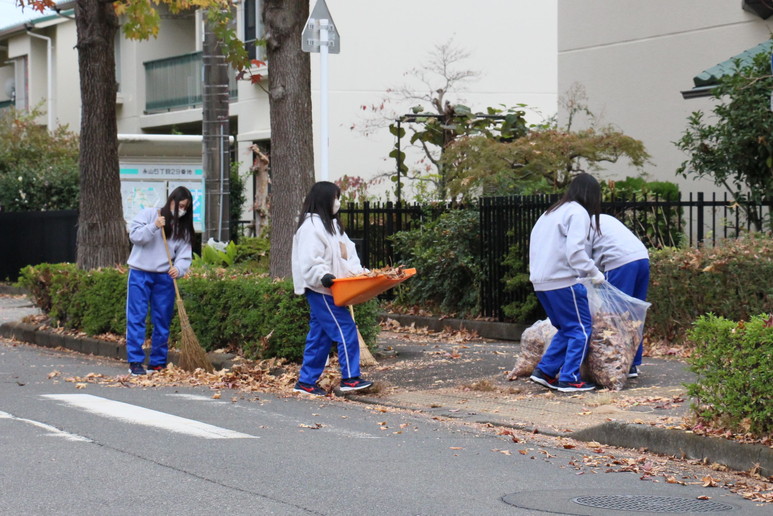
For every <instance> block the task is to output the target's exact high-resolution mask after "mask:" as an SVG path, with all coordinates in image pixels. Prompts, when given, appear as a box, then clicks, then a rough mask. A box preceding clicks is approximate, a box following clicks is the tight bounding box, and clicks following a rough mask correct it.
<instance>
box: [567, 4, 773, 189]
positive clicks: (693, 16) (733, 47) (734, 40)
mask: <svg viewBox="0 0 773 516" xmlns="http://www.w3.org/2000/svg"><path fill="white" fill-rule="evenodd" d="M772 29H773V18H771V19H769V20H767V21H765V20H762V19H761V18H759V17H757V16H756V15H754V14H752V13H748V12H746V11H744V10H742V9H741V2H740V1H730V0H647V1H641V0H558V91H559V93H560V94H563V93H564V92H566V91H567V90H568V89H569V88H570V86H571V85H572V84H574V83H579V84H581V85H583V86H584V87H585V90H586V92H587V95H588V99H589V104H590V108H591V110H592V111H593V113H595V114H596V115H599V116H601V118H602V119H603V121H605V122H607V123H612V124H614V125H615V126H617V127H618V128H619V129H621V130H622V131H624V132H625V133H626V134H628V135H630V136H632V137H634V138H638V139H640V140H642V141H643V142H644V143H645V145H646V148H647V150H648V151H649V153H650V154H651V155H652V164H651V165H648V166H647V167H646V171H647V172H648V173H649V174H650V179H651V180H659V181H673V182H676V183H677V184H679V186H680V189H681V190H682V192H683V193H688V192H691V191H692V192H697V191H707V192H709V191H713V190H715V187H714V186H713V183H712V182H710V181H705V180H701V181H695V180H693V179H681V178H677V177H676V175H675V171H676V169H677V167H679V165H680V164H681V163H682V162H683V161H685V160H686V159H687V156H686V155H684V154H683V153H682V152H681V151H679V150H678V149H677V148H676V147H675V146H674V144H673V142H674V141H676V140H678V139H679V138H680V136H681V134H682V132H683V131H684V130H685V128H686V127H687V117H688V116H689V115H690V113H692V112H693V111H697V110H702V111H705V112H709V111H710V110H711V108H712V102H711V100H710V99H708V98H696V99H689V100H685V99H684V98H682V95H681V93H680V92H681V91H683V90H688V89H691V88H692V87H693V82H692V79H693V77H694V76H695V75H698V74H699V73H700V72H702V71H703V70H705V69H707V68H710V67H711V66H714V65H715V64H717V63H719V62H722V61H724V60H726V59H728V58H729V57H731V56H733V55H735V54H738V53H740V52H742V51H744V50H746V49H748V48H751V47H753V46H755V45H757V44H759V43H761V42H763V41H765V40H766V39H768V38H769V37H770V33H771V30H772ZM565 115H566V113H560V119H562V118H563V119H565ZM627 175H635V171H634V170H631V168H630V167H629V166H628V165H627V164H618V165H615V166H611V167H609V172H608V173H606V174H601V176H602V177H609V178H618V179H622V178H624V177H626V176H627Z"/></svg>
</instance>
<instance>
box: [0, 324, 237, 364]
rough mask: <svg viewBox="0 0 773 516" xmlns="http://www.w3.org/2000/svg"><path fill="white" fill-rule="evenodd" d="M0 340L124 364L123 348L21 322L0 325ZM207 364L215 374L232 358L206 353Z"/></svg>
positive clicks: (173, 353) (174, 354) (172, 357)
mask: <svg viewBox="0 0 773 516" xmlns="http://www.w3.org/2000/svg"><path fill="white" fill-rule="evenodd" d="M0 337H4V338H7V339H15V340H20V341H22V342H27V343H29V344H35V345H36V346H41V347H45V348H64V349H69V350H70V351H77V352H78V353H84V354H86V355H97V356H101V357H107V358H114V359H116V360H126V346H124V345H123V344H119V343H117V342H110V341H106V340H100V339H95V338H92V337H73V336H71V335H63V334H61V333H56V332H53V331H46V330H39V329H38V328H37V327H36V326H34V325H32V324H26V323H23V322H7V323H3V324H0ZM179 356H180V354H179V352H178V351H177V350H174V349H170V350H169V357H168V358H169V362H170V363H172V364H177V363H179ZM207 356H208V357H209V361H210V362H211V363H212V365H213V366H214V368H215V370H218V369H223V368H230V367H231V366H232V365H233V360H232V359H233V355H231V354H227V353H209V354H208V355H207Z"/></svg>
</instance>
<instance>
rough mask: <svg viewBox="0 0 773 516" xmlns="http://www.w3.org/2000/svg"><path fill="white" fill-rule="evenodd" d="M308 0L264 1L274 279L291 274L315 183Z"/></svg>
mask: <svg viewBox="0 0 773 516" xmlns="http://www.w3.org/2000/svg"><path fill="white" fill-rule="evenodd" d="M308 17H309V2H308V0H265V1H264V3H263V22H264V26H265V28H266V49H267V57H268V62H269V67H270V73H269V101H270V114H271V197H272V199H271V208H270V210H271V258H270V265H269V267H270V272H271V275H272V276H274V277H288V276H290V273H291V270H292V268H291V263H290V259H291V252H292V242H293V235H294V234H295V228H296V225H297V220H298V219H297V217H298V213H299V211H300V208H301V204H302V203H303V199H304V197H305V196H306V193H307V192H308V191H309V189H310V188H311V186H312V185H313V184H314V145H313V133H312V119H311V69H310V58H309V54H308V53H306V52H303V51H302V50H301V33H302V32H303V28H304V25H305V23H306V20H307V19H308Z"/></svg>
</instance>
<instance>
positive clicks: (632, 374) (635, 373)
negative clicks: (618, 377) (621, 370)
mask: <svg viewBox="0 0 773 516" xmlns="http://www.w3.org/2000/svg"><path fill="white" fill-rule="evenodd" d="M638 377H639V368H638V367H636V366H635V365H632V366H631V368H630V369H629V370H628V378H638Z"/></svg>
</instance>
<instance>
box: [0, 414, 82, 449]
mask: <svg viewBox="0 0 773 516" xmlns="http://www.w3.org/2000/svg"><path fill="white" fill-rule="evenodd" d="M0 419H12V420H14V421H21V422H22V423H28V424H30V425H33V426H36V427H38V428H42V429H43V430H46V431H48V434H46V435H50V436H51V437H61V438H63V439H67V440H68V441H78V442H84V443H93V442H94V441H92V440H91V439H89V438H88V437H83V436H82V435H76V434H71V433H70V432H65V431H64V430H59V429H58V428H56V427H55V426H51V425H47V424H45V423H41V422H40V421H34V420H32V419H24V418H23V417H16V416H14V415H13V414H9V413H8V412H3V411H2V410H0Z"/></svg>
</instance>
